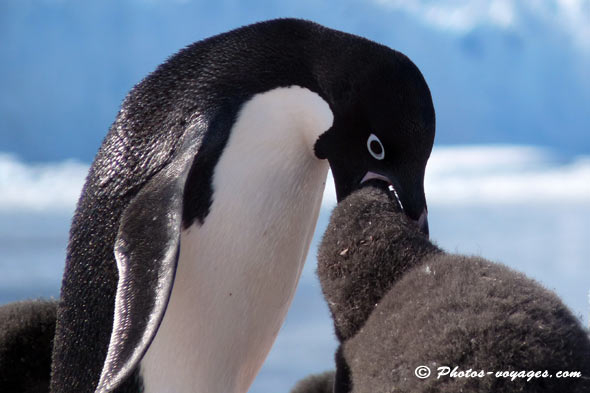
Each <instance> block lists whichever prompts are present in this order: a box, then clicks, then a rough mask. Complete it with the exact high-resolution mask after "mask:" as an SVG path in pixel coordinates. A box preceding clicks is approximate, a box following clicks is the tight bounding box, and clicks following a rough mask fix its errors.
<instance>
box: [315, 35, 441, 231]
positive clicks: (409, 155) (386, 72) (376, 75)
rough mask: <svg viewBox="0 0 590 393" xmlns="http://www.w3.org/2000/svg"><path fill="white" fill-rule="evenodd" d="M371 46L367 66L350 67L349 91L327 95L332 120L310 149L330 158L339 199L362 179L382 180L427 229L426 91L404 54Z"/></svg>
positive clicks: (429, 124) (429, 135)
mask: <svg viewBox="0 0 590 393" xmlns="http://www.w3.org/2000/svg"><path fill="white" fill-rule="evenodd" d="M371 49H372V51H373V52H374V53H371V54H370V56H371V57H369V58H370V59H371V60H370V61H371V64H370V65H366V66H363V67H360V68H358V69H354V70H349V72H350V73H351V74H352V73H356V75H353V76H352V77H351V78H352V79H353V80H354V81H355V82H354V83H352V84H351V85H350V86H349V88H350V92H351V93H350V94H346V95H340V96H337V97H335V98H333V99H332V100H331V101H332V105H333V108H332V110H333V111H334V124H333V126H332V127H331V128H330V130H328V131H327V132H326V133H324V134H323V135H322V136H321V137H320V138H319V139H318V141H317V143H316V145H315V152H316V155H317V156H318V157H319V158H326V159H328V161H329V163H330V167H331V169H332V173H333V175H334V180H335V184H336V195H337V198H338V201H340V200H342V199H344V198H345V197H346V196H347V195H349V194H350V193H351V192H353V191H354V190H356V189H358V188H359V186H360V185H361V184H362V183H363V182H365V181H366V180H368V179H371V178H377V179H381V180H383V181H385V182H387V183H388V184H389V185H390V190H391V192H392V193H393V194H394V196H395V197H396V198H397V200H398V202H399V203H400V205H401V206H402V209H403V210H404V212H405V213H406V214H407V215H408V216H409V217H410V218H411V219H412V220H414V221H416V222H418V224H419V225H420V228H421V230H422V231H423V232H424V233H426V234H428V221H427V218H426V217H427V208H426V198H425V195H424V171H425V168H426V162H427V161H428V158H429V156H430V152H431V150H432V145H433V142H434V133H435V114H434V107H433V104H432V98H431V95H430V90H429V89H428V85H427V84H426V82H425V81H424V78H423V77H422V74H421V73H420V71H419V70H418V68H417V67H416V66H415V65H414V64H413V63H412V62H411V61H410V60H409V59H408V58H407V57H406V56H404V55H403V54H401V53H399V52H396V51H393V50H391V49H388V48H385V47H381V46H377V49H375V48H374V47H372V48H371ZM368 55H369V54H368ZM373 60H374V61H373Z"/></svg>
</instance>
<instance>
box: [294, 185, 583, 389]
mask: <svg viewBox="0 0 590 393" xmlns="http://www.w3.org/2000/svg"><path fill="white" fill-rule="evenodd" d="M401 212H402V209H401V207H400V203H399V201H398V200H397V198H395V195H394V194H393V193H392V192H390V191H388V190H387V188H386V187H385V186H384V185H383V184H379V181H376V180H373V181H372V182H371V183H368V184H366V185H365V186H364V187H363V188H361V189H360V190H357V191H355V192H353V193H352V194H350V195H349V196H348V197H347V198H345V199H344V200H342V201H341V202H340V203H339V204H338V206H337V207H336V208H335V210H334V212H333V213H332V217H331V220H330V224H329V226H328V228H327V230H326V232H325V235H324V238H323V240H322V243H321V245H320V248H319V253H318V276H319V278H320V282H321V286H322V290H323V292H324V296H325V298H326V300H327V302H328V305H329V307H330V311H331V313H332V316H333V320H334V326H335V331H336V336H337V337H338V339H339V341H340V343H341V345H340V348H339V350H338V352H337V355H336V374H335V376H334V374H330V373H327V374H324V375H320V376H314V377H311V378H308V379H306V380H303V381H301V382H300V383H299V384H298V386H297V387H296V388H295V389H294V390H293V392H297V393H312V392H314V393H328V392H330V393H331V392H334V393H344V392H353V393H375V392H408V393H410V392H411V393H422V392H423V393H426V392H442V393H445V392H448V393H457V392H474V393H475V392H482V393H483V392H486V393H488V392H497V393H516V392H530V393H542V392H547V393H549V392H551V393H553V392H560V393H583V392H590V339H589V337H588V332H587V331H585V330H584V328H583V327H582V326H581V324H580V321H579V320H578V319H577V318H576V317H574V316H573V315H572V314H571V312H570V311H569V310H568V309H567V307H566V306H565V305H564V304H563V303H562V302H561V301H560V299H559V298H558V297H557V296H556V295H555V294H554V293H552V292H551V291H548V290H547V289H545V288H543V287H542V286H541V285H539V284H538V283H536V282H534V281H533V280H530V279H528V278H527V277H525V276H524V275H523V274H521V273H518V272H515V271H513V270H511V269H509V268H507V267H505V266H503V265H500V264H497V263H492V262H490V261H487V260H485V259H483V258H479V257H467V256H463V255H453V254H448V253H445V252H443V251H442V250H441V249H440V248H438V247H437V246H436V245H434V244H432V243H431V242H430V241H429V240H428V239H427V237H426V236H424V234H423V233H420V231H419V230H418V228H417V227H416V225H415V224H414V223H412V222H410V221H409V220H408V219H407V217H406V216H405V215H404V214H402V213H401ZM425 367H428V369H429V371H430V375H429V376H428V370H427V369H426V368H425ZM455 367H457V369H456V370H454V369H455ZM453 370H454V374H451V373H452V372H453ZM469 370H471V372H470V374H469V376H465V372H468V371H469ZM504 371H505V372H516V376H515V377H514V378H513V376H512V375H500V376H496V375H495V373H496V372H504ZM560 371H567V372H577V373H579V375H575V376H573V375H570V376H569V377H562V378H559V376H560V374H559V372H560ZM461 372H463V373H464V374H463V375H461V374H460V373H461ZM482 372H483V374H482ZM488 372H491V373H492V374H488ZM529 372H533V373H534V372H539V374H537V375H533V376H530V375H529V374H523V373H529ZM544 372H545V373H546V374H544V375H543V373H544ZM518 373H521V374H518ZM417 375H418V376H421V377H422V378H419V377H418V376H417ZM439 375H440V376H439ZM332 381H334V382H333V386H334V390H332Z"/></svg>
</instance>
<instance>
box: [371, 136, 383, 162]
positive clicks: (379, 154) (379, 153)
mask: <svg viewBox="0 0 590 393" xmlns="http://www.w3.org/2000/svg"><path fill="white" fill-rule="evenodd" d="M367 149H368V150H369V153H371V155H372V156H373V158H375V159H376V160H382V159H384V158H385V149H384V148H383V144H382V143H381V141H380V140H379V138H377V135H375V134H371V135H369V139H367Z"/></svg>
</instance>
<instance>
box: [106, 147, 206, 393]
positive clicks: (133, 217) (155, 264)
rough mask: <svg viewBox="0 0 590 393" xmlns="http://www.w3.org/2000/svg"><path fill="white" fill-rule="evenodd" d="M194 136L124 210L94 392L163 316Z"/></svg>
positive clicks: (123, 370) (145, 342) (134, 356)
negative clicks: (108, 326)
mask: <svg viewBox="0 0 590 393" xmlns="http://www.w3.org/2000/svg"><path fill="white" fill-rule="evenodd" d="M194 139H195V140H193V141H191V142H189V143H186V142H185V143H184V145H183V147H182V148H181V151H180V152H179V154H178V155H176V158H175V159H174V160H173V161H172V162H171V163H170V164H168V165H167V166H165V167H164V168H163V169H162V170H160V171H159V172H158V173H156V174H155V175H154V176H153V177H152V178H151V179H150V180H149V181H148V182H147V183H146V184H145V185H144V186H143V187H142V188H141V190H140V191H139V192H138V193H137V195H136V196H135V198H134V199H133V200H131V202H130V203H129V205H128V206H127V208H126V209H125V211H124V212H123V215H122V218H121V221H120V224H119V230H118V233H117V238H116V240H115V247H114V251H115V259H116V261H117V268H118V271H119V281H118V284H117V292H116V296H115V314H114V321H113V329H112V333H111V339H110V343H109V347H108V350H107V356H106V360H105V362H104V365H103V369H102V372H101V376H100V381H99V383H98V387H97V388H96V393H107V392H112V391H113V389H115V388H116V387H117V386H119V385H120V384H121V383H122V382H123V381H124V380H125V379H126V378H127V377H128V376H129V375H130V374H131V373H132V372H133V370H134V369H135V368H136V367H137V365H138V363H139V361H140V360H141V358H142V357H143V355H144V354H145V352H146V350H147V348H148V346H149V345H150V343H151V341H152V340H153V338H154V336H155V334H156V332H157V330H158V327H159V326H160V323H161V321H162V318H163V316H164V312H165V310H166V306H167V304H168V299H169V297H170V293H171V291H172V285H173V283H174V276H175V273H176V266H177V262H178V253H179V246H180V231H181V226H182V205H183V204H182V201H183V193H184V186H185V183H186V179H187V176H188V172H189V170H190V167H191V163H192V160H193V158H194V157H195V155H196V154H197V151H198V150H199V147H200V145H201V138H194Z"/></svg>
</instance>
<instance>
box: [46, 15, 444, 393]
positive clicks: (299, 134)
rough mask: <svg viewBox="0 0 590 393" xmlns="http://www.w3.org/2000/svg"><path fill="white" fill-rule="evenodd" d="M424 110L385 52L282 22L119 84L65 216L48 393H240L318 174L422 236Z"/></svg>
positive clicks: (417, 89) (282, 310)
mask: <svg viewBox="0 0 590 393" xmlns="http://www.w3.org/2000/svg"><path fill="white" fill-rule="evenodd" d="M434 129H435V117H434V110H433V105H432V99H431V96H430V92H429V89H428V87H427V84H426V82H425V81H424V79H423V77H422V75H421V73H420V72H419V70H418V69H417V67H416V66H415V65H414V64H413V63H412V62H411V61H410V60H409V59H408V58H407V57H405V56H404V55H402V54H401V53H399V52H396V51H394V50H391V49H389V48H387V47H385V46H382V45H379V44H376V43H373V42H371V41H368V40H366V39H363V38H360V37H356V36H353V35H350V34H346V33H342V32H338V31H335V30H331V29H328V28H325V27H322V26H320V25H317V24H314V23H311V22H307V21H302V20H293V19H282V20H274V21H269V22H263V23H259V24H254V25H251V26H247V27H243V28H240V29H237V30H234V31H231V32H228V33H225V34H221V35H218V36H215V37H212V38H209V39H206V40H204V41H201V42H197V43H195V44H193V45H191V46H189V47H187V48H185V49H183V50H181V51H180V52H179V53H177V54H176V55H174V56H172V57H171V58H170V59H169V60H168V61H166V62H165V63H164V64H162V65H161V66H159V67H158V68H157V69H156V70H155V71H154V72H153V73H152V74H150V75H149V76H148V77H147V78H145V79H144V80H143V81H142V82H141V83H139V84H138V85H137V86H135V87H134V88H133V90H132V91H131V92H130V93H129V95H128V96H127V98H126V99H125V101H124V103H123V105H122V108H121V111H120V112H119V114H118V116H117V118H116V120H115V122H114V124H113V125H112V127H111V129H110V131H109V133H108V135H107V136H106V138H105V140H104V142H103V144H102V146H101V148H100V150H99V152H98V154H97V156H96V158H95V160H94V162H93V164H92V166H91V168H90V172H89V174H88V177H87V180H86V183H85V186H84V188H83V191H82V196H81V198H80V201H79V203H78V207H77V210H76V213H75V216H74V219H73V223H72V227H71V233H70V241H69V245H68V250H67V261H66V267H65V273H64V278H63V285H62V292H61V299H60V303H59V307H58V310H57V326H56V335H55V341H54V348H53V364H52V377H51V392H52V393H65V392H76V393H93V392H96V393H110V392H136V391H139V390H141V391H143V392H145V393H153V392H159V393H161V392H175V393H184V392H207V393H216V392H218V393H231V392H246V391H247V390H248V388H249V386H250V384H251V382H252V380H253V379H254V377H255V375H256V374H257V372H258V370H259V368H260V367H261V365H262V363H263V361H264V359H265V357H266V355H267V352H268V351H269V349H270V347H271V345H272V343H273V340H274V339H275V337H276V335H277V333H278V331H279V328H280V326H281V324H282V321H283V319H284V317H285V314H286V312H287V309H288V307H289V304H290V302H291V299H292V297H293V294H294V292H295V287H296V284H297V281H298V278H299V275H300V273H301V269H302V265H303V262H304V260H305V256H306V254H307V252H308V247H309V243H310V240H311V237H312V233H313V231H314V228H315V224H316V219H317V216H318V211H319V208H320V203H321V199H322V193H323V189H324V182H325V179H326V174H327V171H328V166H330V167H331V169H332V171H333V175H334V179H335V184H336V193H337V196H338V199H342V198H344V197H345V196H346V195H348V194H349V193H350V192H352V191H353V190H355V189H357V188H358V187H359V184H360V183H361V182H362V181H364V180H366V179H370V178H380V179H385V180H386V181H387V182H388V183H391V184H392V185H393V186H394V187H395V190H396V191H397V193H398V195H399V198H400V200H401V202H402V203H403V205H404V209H405V212H406V214H407V215H408V217H409V218H410V219H411V220H414V221H417V222H419V223H420V225H421V226H422V228H423V230H424V231H426V230H427V221H426V202H425V198H424V190H423V176H424V169H425V165H426V161H427V159H428V156H429V154H430V150H431V147H432V143H433V138H434Z"/></svg>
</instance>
